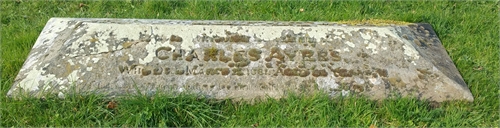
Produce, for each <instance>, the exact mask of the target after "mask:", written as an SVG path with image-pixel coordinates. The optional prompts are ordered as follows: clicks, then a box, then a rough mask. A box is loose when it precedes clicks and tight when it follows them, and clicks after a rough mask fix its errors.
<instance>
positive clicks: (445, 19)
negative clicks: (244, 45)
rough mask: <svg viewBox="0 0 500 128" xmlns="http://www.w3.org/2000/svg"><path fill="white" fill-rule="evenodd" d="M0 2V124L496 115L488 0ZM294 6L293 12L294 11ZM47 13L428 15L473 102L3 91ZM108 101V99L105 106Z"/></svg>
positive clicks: (386, 122) (378, 120) (425, 119)
mask: <svg viewBox="0 0 500 128" xmlns="http://www.w3.org/2000/svg"><path fill="white" fill-rule="evenodd" d="M22 1H23V0H21V2H16V1H9V0H7V1H1V2H0V3H1V5H0V7H1V8H0V9H1V10H0V14H1V15H0V16H1V41H0V42H1V44H0V48H1V59H0V63H1V68H0V72H1V84H0V85H1V86H0V103H1V107H0V111H1V114H0V118H1V119H0V126H2V127H10V126H35V127H47V126H68V127H69V126H84V127H98V126H100V127H104V126H147V127H158V126H203V127H208V126H224V127H234V126H240V127H252V126H259V127H260V126H264V127H265V126H274V127H276V126H302V127H305V126H310V127H313V126H316V127H327V126H330V127H332V126H344V127H345V126H363V127H368V126H379V127H381V126H385V127H387V126H427V127H429V126H434V127H443V126H444V127H456V126H481V127H490V126H497V127H498V125H499V124H500V119H499V106H500V104H499V99H498V98H499V94H500V91H499V84H500V69H499V65H500V63H499V61H500V56H499V48H500V45H499V41H500V38H499V36H500V33H499V30H500V27H499V24H500V22H499V12H500V5H499V2H498V1H439V2H432V1H411V2H402V1H393V0H385V1H381V0H380V1H375V2H362V1H340V2H331V1H312V2H306V1H295V0H291V1H290V0H289V1H260V2H257V1H252V0H244V1H230V2H227V1H189V2H185V1H146V2H144V1H135V0H126V1H110V2H102V1H87V0H83V1H59V0H40V1H29V2H26V1H24V2H22ZM300 9H303V11H300ZM51 17H73V18H140V19H190V20H265V21H346V20H363V19H384V20H395V21H405V22H414V23H416V22H424V23H430V24H431V25H432V26H433V27H434V30H435V31H436V33H437V34H438V36H439V38H440V39H441V41H442V43H443V45H444V47H445V48H446V50H447V51H448V54H449V55H450V56H451V58H452V60H453V61H454V62H455V65H456V66H457V68H458V69H459V71H460V73H461V75H462V76H463V78H464V80H465V82H466V83H467V84H468V86H469V88H470V90H471V91H472V94H473V95H474V98H475V100H474V102H460V101H453V102H443V103H433V102H426V101H419V100H415V99H409V98H401V99H392V100H384V101H371V100H367V99H366V98H362V97H357V98H336V99H331V98H328V97H327V96H325V95H321V94H315V95H308V96H290V97H288V98H286V99H281V100H275V99H268V100H266V101H262V102H256V103H254V104H252V103H248V102H233V101H231V100H224V101H216V100H209V99H203V98H198V97H196V96H190V95H181V96H178V97H172V96H170V95H162V94H158V95H155V96H153V97H145V96H134V97H128V98H123V99H116V101H111V102H110V101H109V100H106V99H104V98H103V97H101V96H97V95H91V96H70V97H67V98H66V99H58V98H57V97H55V96H50V95H48V96H46V97H45V98H44V99H35V98H29V97H25V98H22V99H20V100H15V99H11V98H6V97H5V95H6V93H7V91H8V90H9V88H10V87H11V84H12V83H13V80H14V78H15V77H16V75H17V72H18V71H19V70H20V68H21V66H22V65H23V63H24V61H25V59H26V58H27V56H28V54H29V52H30V50H31V47H32V46H33V44H34V43H35V41H36V39H37V37H38V35H39V34H40V32H41V30H42V29H43V27H44V25H45V23H46V22H47V21H48V20H49V18H51ZM110 103H111V105H115V104H113V103H116V106H111V107H110V106H109V104H110Z"/></svg>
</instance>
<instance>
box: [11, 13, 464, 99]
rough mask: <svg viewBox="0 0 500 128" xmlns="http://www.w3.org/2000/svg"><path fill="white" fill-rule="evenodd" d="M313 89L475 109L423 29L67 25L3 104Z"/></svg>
mask: <svg viewBox="0 0 500 128" xmlns="http://www.w3.org/2000/svg"><path fill="white" fill-rule="evenodd" d="M315 90H316V91H317V90H321V91H324V92H326V93H327V94H330V95H332V96H339V95H341V96H346V95H364V96H368V97H370V98H372V99H384V98H388V97H392V96H394V95H397V96H412V97H417V98H419V99H427V100H431V101H438V102H440V101H446V100H467V101H473V97H472V94H471V92H470V90H469V89H468V87H467V85H466V83H465V82H464V81H463V79H462V77H461V75H460V73H459V72H458V70H457V68H456V67H455V65H454V64H453V62H452V60H451V59H450V57H449V56H448V54H447V53H446V51H445V49H444V48H443V46H442V44H441V42H440V41H439V39H438V37H437V36H436V33H435V32H434V31H433V29H432V27H431V26H430V25H429V24H397V25H394V24H392V25H382V26H377V25H346V24H340V23H328V22H260V21H188V20H139V19H72V18H52V19H50V20H49V21H48V23H47V25H46V26H45V28H44V29H43V31H42V32H41V34H40V36H39V38H38V40H37V41H36V42H35V45H34V46H33V49H32V50H31V53H30V55H29V57H28V59H27V60H26V62H25V63H24V65H23V67H22V69H21V70H20V71H19V74H18V75H17V77H16V79H15V82H14V85H13V86H12V88H11V89H10V90H9V92H8V95H9V96H13V95H19V94H29V95H32V96H41V95H43V94H44V93H55V94H58V95H60V96H64V95H67V94H69V93H76V92H78V93H100V94H105V95H108V96H116V95H122V94H129V93H136V92H141V93H142V94H152V93H156V92H176V93H177V92H192V93H197V94H203V95H205V96H209V97H213V98H218V99H219V98H238V99H239V98H243V99H252V98H257V97H265V96H270V97H282V96H284V95H286V94H288V93H297V92H298V93H301V92H311V91H315ZM71 91H75V92H71Z"/></svg>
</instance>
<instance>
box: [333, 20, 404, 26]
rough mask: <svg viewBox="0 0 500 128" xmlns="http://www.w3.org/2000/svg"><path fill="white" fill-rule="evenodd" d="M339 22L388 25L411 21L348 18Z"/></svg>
mask: <svg viewBox="0 0 500 128" xmlns="http://www.w3.org/2000/svg"><path fill="white" fill-rule="evenodd" d="M337 23H339V24H347V25H375V26H388V25H391V24H392V25H409V24H412V23H408V22H404V21H395V20H382V19H368V20H367V19H363V20H348V21H339V22H337Z"/></svg>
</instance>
